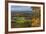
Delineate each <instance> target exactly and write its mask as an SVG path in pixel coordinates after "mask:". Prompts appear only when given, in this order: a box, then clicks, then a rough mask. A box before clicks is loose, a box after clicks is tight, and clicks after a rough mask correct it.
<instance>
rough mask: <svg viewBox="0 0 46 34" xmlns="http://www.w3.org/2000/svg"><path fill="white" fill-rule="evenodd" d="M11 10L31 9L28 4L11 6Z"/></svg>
mask: <svg viewBox="0 0 46 34" xmlns="http://www.w3.org/2000/svg"><path fill="white" fill-rule="evenodd" d="M11 11H32V8H31V7H30V6H11Z"/></svg>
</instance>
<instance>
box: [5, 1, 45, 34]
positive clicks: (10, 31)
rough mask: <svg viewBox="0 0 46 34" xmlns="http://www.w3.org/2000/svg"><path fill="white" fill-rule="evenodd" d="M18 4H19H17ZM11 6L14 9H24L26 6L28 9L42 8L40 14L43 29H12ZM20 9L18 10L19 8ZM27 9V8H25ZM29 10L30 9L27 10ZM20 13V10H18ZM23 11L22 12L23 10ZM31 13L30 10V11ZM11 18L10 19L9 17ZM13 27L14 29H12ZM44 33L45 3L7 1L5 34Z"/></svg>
mask: <svg viewBox="0 0 46 34" xmlns="http://www.w3.org/2000/svg"><path fill="white" fill-rule="evenodd" d="M17 3H18V4H17ZM11 6H13V9H16V8H14V6H16V7H20V6H21V7H22V6H26V7H27V8H28V7H29V8H30V6H31V7H40V9H39V10H40V11H41V12H40V14H41V17H40V18H41V19H40V23H41V29H40V27H36V28H35V27H34V28H33V27H32V28H31V27H27V28H23V27H22V28H21V27H19V28H18V27H16V28H15V27H12V25H11V23H10V21H11V20H10V19H11V18H10V17H11V12H10V11H12V10H11ZM17 9H18V8H17ZM20 9H23V8H20ZM24 9H26V8H24ZM24 9H23V10H24ZM26 10H28V9H26ZM18 11H19V10H18ZM21 11H22V10H21ZM29 11H30V10H29ZM29 13H30V12H29ZM9 16H10V17H9ZM10 27H12V28H13V29H12V28H10ZM40 31H41V32H42V31H45V4H44V3H43V2H26V1H5V34H7V33H21V32H40Z"/></svg>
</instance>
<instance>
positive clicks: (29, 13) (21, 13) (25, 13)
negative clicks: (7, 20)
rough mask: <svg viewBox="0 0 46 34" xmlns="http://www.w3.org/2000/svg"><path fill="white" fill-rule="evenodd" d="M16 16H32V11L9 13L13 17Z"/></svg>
mask: <svg viewBox="0 0 46 34" xmlns="http://www.w3.org/2000/svg"><path fill="white" fill-rule="evenodd" d="M16 14H20V15H28V16H30V15H31V14H32V11H19V12H18V11H11V15H12V16H15V15H16Z"/></svg>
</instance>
